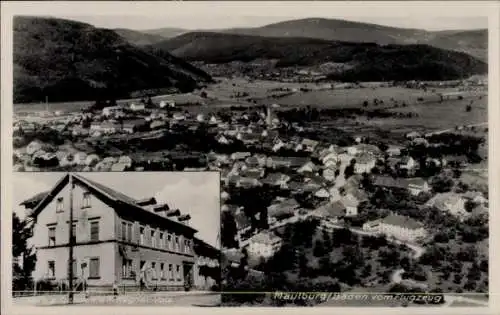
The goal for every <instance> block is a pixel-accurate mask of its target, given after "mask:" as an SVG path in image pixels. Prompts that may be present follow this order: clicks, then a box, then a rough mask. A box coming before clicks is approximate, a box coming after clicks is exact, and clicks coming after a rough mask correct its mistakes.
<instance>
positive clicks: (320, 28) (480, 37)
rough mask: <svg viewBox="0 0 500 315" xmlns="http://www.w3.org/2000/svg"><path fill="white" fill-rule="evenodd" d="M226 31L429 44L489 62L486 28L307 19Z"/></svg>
mask: <svg viewBox="0 0 500 315" xmlns="http://www.w3.org/2000/svg"><path fill="white" fill-rule="evenodd" d="M223 32H224V33H231V34H242V35H257V36H266V37H308V38H318V39H325V40H336V41H348V42H362V43H377V44H381V45H386V44H429V45H431V46H434V47H438V48H443V49H448V50H456V51H462V52H466V53H469V54H471V55H472V56H475V57H477V58H481V59H482V60H483V61H487V53H486V51H487V43H488V30H487V29H480V30H465V31H438V32H430V31H425V30H419V29H406V28H396V27H390V26H383V25H377V24H370V23H361V22H353V21H346V20H338V19H323V18H308V19H300V20H290V21H284V22H279V23H274V24H269V25H266V26H262V27H257V28H234V29H228V30H224V31H223ZM485 56H486V58H485Z"/></svg>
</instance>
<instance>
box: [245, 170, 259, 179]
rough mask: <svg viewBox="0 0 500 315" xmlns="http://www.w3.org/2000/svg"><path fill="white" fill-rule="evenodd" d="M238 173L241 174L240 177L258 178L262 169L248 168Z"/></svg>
mask: <svg viewBox="0 0 500 315" xmlns="http://www.w3.org/2000/svg"><path fill="white" fill-rule="evenodd" d="M240 174H241V176H242V178H243V177H246V178H252V179H259V178H261V175H262V170H260V169H254V168H250V169H246V170H244V171H241V173H240Z"/></svg>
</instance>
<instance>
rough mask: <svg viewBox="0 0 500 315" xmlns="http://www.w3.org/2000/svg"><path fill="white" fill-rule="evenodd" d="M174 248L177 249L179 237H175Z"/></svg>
mask: <svg viewBox="0 0 500 315" xmlns="http://www.w3.org/2000/svg"><path fill="white" fill-rule="evenodd" d="M175 250H179V237H178V236H176V237H175Z"/></svg>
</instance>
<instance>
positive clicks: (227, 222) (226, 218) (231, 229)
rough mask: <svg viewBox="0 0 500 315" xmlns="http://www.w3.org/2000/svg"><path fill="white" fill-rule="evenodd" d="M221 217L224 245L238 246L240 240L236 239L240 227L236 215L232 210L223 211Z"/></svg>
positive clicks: (228, 246) (227, 246) (222, 241)
mask: <svg viewBox="0 0 500 315" xmlns="http://www.w3.org/2000/svg"><path fill="white" fill-rule="evenodd" d="M221 219H222V222H221V223H222V224H221V243H222V247H225V248H237V247H238V241H237V240H236V235H237V234H238V228H237V225H236V220H235V219H234V216H233V215H232V214H231V213H230V212H227V211H224V212H222V218H221Z"/></svg>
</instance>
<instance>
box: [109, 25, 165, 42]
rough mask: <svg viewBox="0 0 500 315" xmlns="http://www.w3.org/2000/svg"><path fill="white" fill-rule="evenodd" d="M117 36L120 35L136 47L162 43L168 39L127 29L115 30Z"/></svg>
mask: <svg viewBox="0 0 500 315" xmlns="http://www.w3.org/2000/svg"><path fill="white" fill-rule="evenodd" d="M113 31H115V33H116V34H118V35H120V36H121V37H123V38H124V39H126V40H127V42H129V43H130V44H132V45H136V46H146V45H151V44H155V43H158V42H161V41H163V40H165V39H166V37H163V36H160V35H154V34H148V33H143V32H140V31H134V30H129V29H126V28H117V29H114V30H113Z"/></svg>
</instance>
